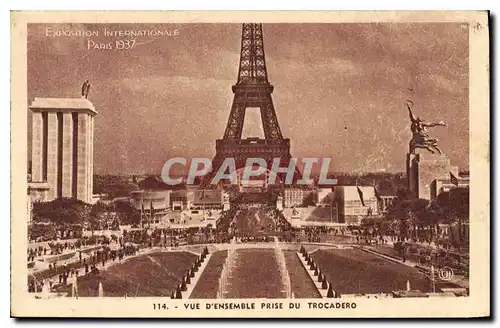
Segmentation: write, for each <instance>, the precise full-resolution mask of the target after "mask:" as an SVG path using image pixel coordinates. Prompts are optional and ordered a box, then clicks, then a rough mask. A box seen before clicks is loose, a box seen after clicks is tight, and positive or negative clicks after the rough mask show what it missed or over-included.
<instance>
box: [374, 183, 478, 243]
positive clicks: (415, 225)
mask: <svg viewBox="0 0 500 328" xmlns="http://www.w3.org/2000/svg"><path fill="white" fill-rule="evenodd" d="M468 222H469V188H452V189H450V190H449V191H445V192H442V193H441V194H439V196H438V197H437V198H436V199H434V200H433V201H429V200H427V199H418V198H414V197H413V196H412V195H411V194H410V193H409V192H408V191H406V190H399V191H398V193H397V196H396V198H395V199H394V200H393V202H392V203H391V205H390V206H389V207H388V209H387V212H386V214H385V216H384V219H383V220H382V222H381V223H380V227H379V228H380V229H381V230H382V232H384V231H396V232H397V233H398V236H399V237H401V238H411V237H413V238H417V239H424V240H432V241H437V240H436V237H437V233H438V231H439V224H449V225H452V226H456V227H457V228H458V229H457V230H458V240H454V241H453V243H454V246H455V247H458V248H459V247H460V244H461V243H463V241H464V238H463V237H464V236H463V233H462V231H463V229H462V227H463V226H465V225H467V224H468Z"/></svg>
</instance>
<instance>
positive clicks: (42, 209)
mask: <svg viewBox="0 0 500 328" xmlns="http://www.w3.org/2000/svg"><path fill="white" fill-rule="evenodd" d="M110 213H114V215H115V219H116V220H117V221H118V222H119V223H120V224H134V223H139V221H140V212H139V211H138V210H136V209H135V208H134V207H133V205H132V204H131V203H130V202H129V201H127V200H115V201H113V202H110V203H104V202H97V203H96V204H93V205H91V204H87V203H85V202H82V201H80V200H78V199H75V198H58V199H55V200H53V201H51V202H44V203H41V202H40V203H34V204H33V221H34V222H35V223H37V222H50V223H55V224H57V225H61V226H65V225H75V224H80V225H89V226H91V227H94V228H96V227H98V226H99V225H100V224H101V223H102V222H103V221H105V220H107V219H109V215H110Z"/></svg>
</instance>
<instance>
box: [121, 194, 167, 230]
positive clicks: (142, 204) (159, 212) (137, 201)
mask: <svg viewBox="0 0 500 328" xmlns="http://www.w3.org/2000/svg"><path fill="white" fill-rule="evenodd" d="M170 193H171V191H170V190H139V191H132V192H131V193H130V196H131V202H132V205H133V206H134V208H135V209H136V210H138V211H141V216H142V220H143V221H148V220H149V221H152V222H151V223H160V219H161V218H162V217H163V216H164V215H165V214H166V213H167V211H168V210H169V209H170Z"/></svg>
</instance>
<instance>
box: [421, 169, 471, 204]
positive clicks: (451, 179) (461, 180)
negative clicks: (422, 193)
mask: <svg viewBox="0 0 500 328" xmlns="http://www.w3.org/2000/svg"><path fill="white" fill-rule="evenodd" d="M455 174H456V175H455ZM469 184H470V179H469V177H468V176H463V175H462V176H460V175H459V174H458V173H453V172H450V174H449V176H448V177H441V178H437V179H436V180H434V181H433V182H432V184H431V199H435V198H437V197H438V196H439V195H440V194H441V193H443V192H447V191H450V190H451V189H453V188H468V187H469Z"/></svg>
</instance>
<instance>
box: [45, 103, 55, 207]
mask: <svg viewBox="0 0 500 328" xmlns="http://www.w3.org/2000/svg"><path fill="white" fill-rule="evenodd" d="M47 119H48V124H47V129H48V130H47V182H48V184H49V187H50V189H49V190H48V195H47V198H48V199H55V198H57V174H58V172H57V142H58V136H57V113H56V112H52V113H50V112H49V113H47Z"/></svg>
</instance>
